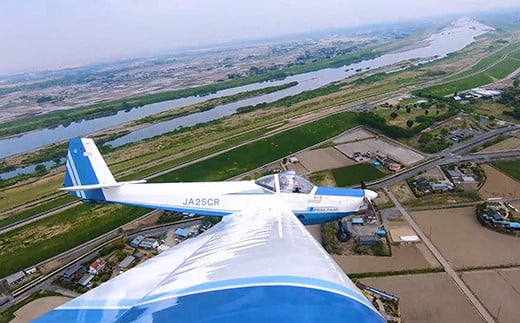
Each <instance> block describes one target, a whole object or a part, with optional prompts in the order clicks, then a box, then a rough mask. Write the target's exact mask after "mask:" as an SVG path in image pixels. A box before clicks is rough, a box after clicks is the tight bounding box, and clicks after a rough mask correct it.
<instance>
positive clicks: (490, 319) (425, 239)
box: [384, 187, 495, 323]
mask: <svg viewBox="0 0 520 323" xmlns="http://www.w3.org/2000/svg"><path fill="white" fill-rule="evenodd" d="M384 190H385V192H386V194H387V195H388V197H389V198H390V199H391V200H392V202H394V204H395V206H396V207H397V209H398V210H399V211H400V212H401V214H402V215H403V217H404V219H405V220H406V221H408V223H410V225H411V226H412V228H413V229H414V230H415V232H416V233H417V235H418V236H419V238H421V240H422V242H424V244H425V245H426V246H427V247H428V249H430V251H431V252H432V254H433V255H434V256H435V258H437V260H438V261H439V263H440V264H441V266H442V268H444V271H445V272H446V273H447V274H448V275H449V276H450V277H451V278H452V279H453V281H454V282H455V284H456V285H457V286H458V287H459V289H460V290H461V291H462V293H463V294H464V295H465V296H466V297H467V299H468V300H469V301H470V302H471V304H473V306H474V307H475V309H476V310H477V311H478V312H479V314H480V315H481V316H482V318H483V319H484V320H485V321H486V322H488V323H492V322H495V319H494V318H493V317H492V316H491V314H489V312H488V311H487V309H486V308H485V307H484V306H483V305H482V303H480V301H479V300H478V298H477V297H476V296H475V295H474V294H473V292H472V291H471V290H470V289H469V287H468V286H467V285H466V284H465V283H464V281H462V279H461V278H460V277H459V275H457V272H455V270H454V269H453V267H452V266H451V264H450V263H449V262H448V261H447V260H446V258H444V256H443V255H442V254H441V253H440V252H439V250H438V249H437V248H436V247H435V246H434V245H433V243H432V242H431V241H430V239H429V238H428V237H427V236H426V234H424V232H423V231H422V230H421V228H420V227H419V225H417V223H416V222H415V221H414V220H413V219H412V217H411V216H410V215H409V214H408V212H406V210H405V209H404V208H403V206H402V205H401V203H399V201H398V200H397V198H395V196H394V194H392V192H390V191H389V190H388V189H387V188H386V187H385V188H384Z"/></svg>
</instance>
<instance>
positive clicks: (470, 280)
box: [461, 268, 520, 323]
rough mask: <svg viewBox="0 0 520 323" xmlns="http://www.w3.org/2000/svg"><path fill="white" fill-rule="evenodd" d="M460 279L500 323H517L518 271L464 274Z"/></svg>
mask: <svg viewBox="0 0 520 323" xmlns="http://www.w3.org/2000/svg"><path fill="white" fill-rule="evenodd" d="M461 278H462V279H463V280H464V282H466V284H467V285H468V286H469V288H471V290H472V291H473V293H475V295H476V296H477V297H478V299H479V300H480V301H481V302H482V303H483V305H484V306H485V307H486V308H487V310H488V311H489V312H490V313H491V315H494V316H495V317H496V316H497V314H498V321H499V322H501V323H508V322H511V323H513V322H518V304H520V294H519V293H518V291H519V290H520V269H519V268H508V269H499V270H482V271H469V272H464V273H463V274H462V275H461Z"/></svg>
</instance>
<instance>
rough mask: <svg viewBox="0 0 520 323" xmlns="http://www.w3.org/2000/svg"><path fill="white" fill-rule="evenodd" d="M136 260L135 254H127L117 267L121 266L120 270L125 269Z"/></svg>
mask: <svg viewBox="0 0 520 323" xmlns="http://www.w3.org/2000/svg"><path fill="white" fill-rule="evenodd" d="M134 261H135V257H134V256H127V257H126V258H125V259H123V261H121V262H120V263H119V265H117V268H119V270H121V269H125V268H127V267H128V266H130V265H131V264H132V263H133V262H134Z"/></svg>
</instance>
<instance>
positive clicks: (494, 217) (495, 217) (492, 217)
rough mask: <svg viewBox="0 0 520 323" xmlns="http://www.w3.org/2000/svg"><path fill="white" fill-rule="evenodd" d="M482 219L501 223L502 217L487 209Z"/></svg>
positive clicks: (495, 211)
mask: <svg viewBox="0 0 520 323" xmlns="http://www.w3.org/2000/svg"><path fill="white" fill-rule="evenodd" d="M484 217H485V218H486V219H488V220H491V221H503V220H504V216H503V215H502V213H500V212H499V211H497V210H492V209H491V210H490V209H487V210H485V211H484Z"/></svg>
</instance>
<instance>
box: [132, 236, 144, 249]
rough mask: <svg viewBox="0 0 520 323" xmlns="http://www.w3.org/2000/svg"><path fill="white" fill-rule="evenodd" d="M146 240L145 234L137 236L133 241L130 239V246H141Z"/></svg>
mask: <svg viewBox="0 0 520 323" xmlns="http://www.w3.org/2000/svg"><path fill="white" fill-rule="evenodd" d="M143 240H144V236H137V237H135V238H134V239H133V240H132V241H130V246H131V247H132V248H137V247H139V244H140V243H141V241H143Z"/></svg>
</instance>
